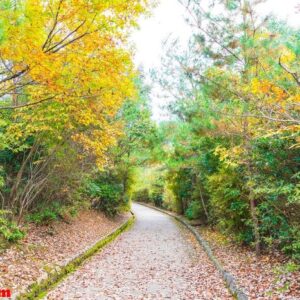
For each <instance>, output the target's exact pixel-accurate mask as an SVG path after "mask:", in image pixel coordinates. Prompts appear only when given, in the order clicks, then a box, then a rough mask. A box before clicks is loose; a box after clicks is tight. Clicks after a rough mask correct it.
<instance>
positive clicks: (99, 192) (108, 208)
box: [85, 172, 129, 217]
mask: <svg viewBox="0 0 300 300" xmlns="http://www.w3.org/2000/svg"><path fill="white" fill-rule="evenodd" d="M85 194H86V195H87V196H88V197H89V198H91V201H92V208H94V209H99V210H101V211H103V212H104V213H105V214H106V215H107V216H109V217H113V216H115V215H116V214H117V213H118V212H119V209H121V208H122V209H124V206H125V205H128V202H129V200H128V198H127V197H125V195H123V186H122V184H120V182H119V180H118V179H117V178H116V177H114V176H112V175H110V174H107V173H105V172H103V173H101V174H99V175H98V176H97V178H96V179H90V180H89V181H87V182H86V187H85Z"/></svg>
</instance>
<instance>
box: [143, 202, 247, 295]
mask: <svg viewBox="0 0 300 300" xmlns="http://www.w3.org/2000/svg"><path fill="white" fill-rule="evenodd" d="M137 203H138V204H140V205H144V206H146V207H149V208H152V209H155V210H157V211H159V212H162V213H164V214H167V215H169V216H171V217H173V218H175V219H176V220H177V221H179V222H180V223H182V224H183V225H184V226H186V227H187V228H188V229H189V230H190V231H191V232H192V233H193V234H194V236H195V237H196V239H197V241H198V242H199V243H200V245H201V246H202V248H203V249H204V251H205V252H206V254H207V255H208V257H209V258H210V260H211V261H212V263H213V264H214V266H215V267H216V268H217V270H218V271H219V272H220V274H221V276H222V277H223V279H224V281H225V282H226V284H227V286H228V288H229V290H230V292H231V293H232V295H233V296H234V297H236V299H238V300H248V296H247V295H246V293H245V292H244V291H243V290H242V289H241V288H240V287H239V286H238V284H237V283H236V279H235V278H234V277H233V275H231V274H230V273H229V272H227V271H226V270H225V269H224V268H223V266H222V265H221V263H220V262H219V261H218V259H217V258H216V257H215V256H214V254H213V252H212V250H211V248H210V246H209V244H208V243H207V242H206V241H205V240H204V239H203V238H202V236H201V235H200V233H199V232H198V231H197V230H195V228H193V227H192V226H191V225H190V224H188V222H187V221H186V220H184V219H183V218H182V217H180V216H177V215H175V214H172V213H170V212H168V211H166V210H164V209H160V208H158V207H155V206H152V205H149V204H145V203H141V202H137Z"/></svg>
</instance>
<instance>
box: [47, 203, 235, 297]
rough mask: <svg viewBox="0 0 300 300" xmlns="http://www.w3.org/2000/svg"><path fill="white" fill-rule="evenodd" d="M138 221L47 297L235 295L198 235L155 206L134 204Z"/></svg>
mask: <svg viewBox="0 0 300 300" xmlns="http://www.w3.org/2000/svg"><path fill="white" fill-rule="evenodd" d="M133 211H134V213H135V214H136V217H137V221H136V223H135V225H134V227H133V228H132V229H131V230H130V231H128V232H125V233H123V234H122V235H121V237H120V238H118V239H117V240H116V241H114V242H113V243H112V244H110V245H108V246H107V247H106V248H105V249H104V250H103V251H102V252H100V253H98V254H96V255H95V256H93V258H92V259H91V260H89V261H88V262H87V263H86V264H85V265H84V266H83V267H81V268H79V269H78V270H77V271H76V272H75V273H73V274H72V275H70V276H69V277H68V278H67V279H66V280H65V281H63V282H62V283H61V284H60V285H59V286H57V287H56V288H55V289H54V290H53V291H52V292H51V293H49V294H48V295H47V296H46V298H45V299H48V300H50V299H51V300H52V299H53V300H54V299H55V300H59V299H68V300H74V299H84V300H92V299H95V300H96V299H97V300H102V299H103V300H106V299H115V300H130V299H158V300H161V299H172V300H177V299H178V300H179V299H180V300H183V299H186V300H193V299H197V300H198V299H199V300H200V299H205V300H208V299H214V300H216V299H222V300H224V299H232V297H231V296H230V295H229V292H228V290H227V288H226V287H225V285H224V282H223V281H222V279H221V278H220V276H219V274H218V272H217V271H216V269H215V268H214V267H213V265H212V264H211V263H210V261H209V259H208V258H207V256H206V254H205V253H204V251H203V250H202V249H201V248H200V246H199V245H198V244H197V242H196V241H195V239H194V238H193V236H192V235H191V234H190V233H189V232H188V231H187V230H186V229H185V228H182V227H181V226H180V225H178V224H177V223H175V221H174V220H173V219H172V218H171V217H168V216H166V215H164V214H162V213H160V212H157V211H156V210H153V209H150V208H147V207H144V206H141V205H138V204H133Z"/></svg>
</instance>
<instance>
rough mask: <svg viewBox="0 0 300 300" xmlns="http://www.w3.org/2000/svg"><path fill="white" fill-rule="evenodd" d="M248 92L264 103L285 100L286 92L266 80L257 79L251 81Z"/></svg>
mask: <svg viewBox="0 0 300 300" xmlns="http://www.w3.org/2000/svg"><path fill="white" fill-rule="evenodd" d="M250 91H251V92H252V94H253V95H255V96H258V97H260V100H264V101H265V102H266V103H278V102H281V101H283V100H285V99H286V98H287V94H286V92H285V91H284V90H283V89H282V88H281V87H279V86H276V85H275V84H274V83H273V82H270V81H268V80H260V79H258V78H253V79H252V81H251V84H250Z"/></svg>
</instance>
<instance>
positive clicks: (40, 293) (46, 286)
mask: <svg viewBox="0 0 300 300" xmlns="http://www.w3.org/2000/svg"><path fill="white" fill-rule="evenodd" d="M134 221H135V218H134V216H133V217H131V218H130V219H129V220H128V221H127V222H126V223H124V224H123V225H122V226H120V227H119V228H118V229H117V230H115V231H114V232H113V233H111V234H109V235H108V236H106V237H105V238H103V239H102V240H100V241H99V242H97V243H96V244H95V245H94V246H93V247H91V248H90V249H88V250H87V251H86V252H84V253H83V254H81V255H80V256H78V257H76V258H75V259H73V260H72V261H70V262H69V263H68V264H67V265H66V266H64V267H62V268H61V269H59V270H56V271H55V272H52V273H49V274H48V278H47V279H45V280H43V281H41V282H40V283H34V284H32V285H31V286H30V287H29V292H27V293H24V294H21V295H19V296H18V297H17V299H22V300H23V299H24V300H25V299H27V300H31V299H42V298H43V297H45V296H46V294H47V292H48V291H50V290H51V289H53V288H54V287H55V286H57V285H58V284H59V283H60V282H61V281H62V280H64V279H65V278H66V277H67V276H68V275H69V274H71V273H73V272H74V271H76V270H77V269H78V267H80V266H81V265H82V264H83V263H84V262H85V261H86V260H87V259H89V258H90V257H91V256H92V255H94V254H95V253H97V252H98V251H99V250H101V249H102V248H103V247H104V246H106V245H107V244H109V243H110V242H112V241H113V240H114V239H116V238H117V237H118V236H119V235H120V234H121V233H122V232H124V231H125V230H128V229H129V228H130V227H131V226H132V225H133V223H134Z"/></svg>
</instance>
